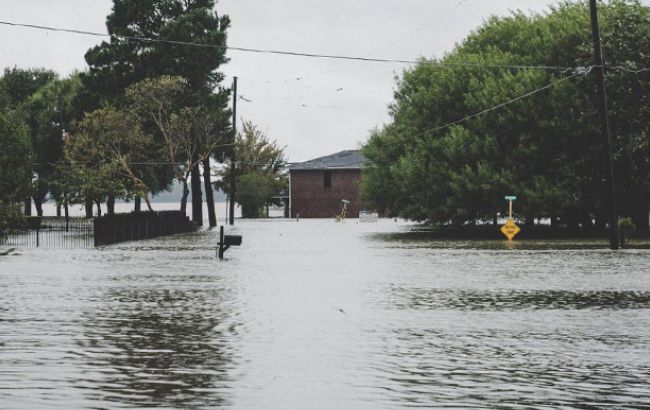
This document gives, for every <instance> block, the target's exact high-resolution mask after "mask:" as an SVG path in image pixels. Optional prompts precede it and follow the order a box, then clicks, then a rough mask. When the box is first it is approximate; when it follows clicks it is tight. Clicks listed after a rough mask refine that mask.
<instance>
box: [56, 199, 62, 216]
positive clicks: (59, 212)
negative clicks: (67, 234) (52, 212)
mask: <svg viewBox="0 0 650 410" xmlns="http://www.w3.org/2000/svg"><path fill="white" fill-rule="evenodd" d="M56 216H57V217H59V218H60V217H61V202H57V203H56Z"/></svg>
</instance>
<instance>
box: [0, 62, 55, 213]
mask: <svg viewBox="0 0 650 410" xmlns="http://www.w3.org/2000/svg"><path fill="white" fill-rule="evenodd" d="M54 78H56V74H55V73H54V72H53V71H51V70H45V69H29V70H24V69H20V68H17V67H14V68H11V69H9V68H6V69H5V70H4V75H3V76H2V79H0V107H4V108H8V109H14V110H18V111H20V112H22V111H23V110H24V105H25V103H26V101H27V100H28V99H29V98H30V97H31V96H32V95H33V94H34V93H35V92H36V91H37V90H38V89H40V88H41V87H43V86H45V85H46V84H47V83H49V82H50V81H52V80H53V79H54ZM30 166H31V164H30ZM30 197H31V192H30V191H27V192H26V197H25V201H24V202H25V214H27V215H31V205H32V202H31V198H30Z"/></svg>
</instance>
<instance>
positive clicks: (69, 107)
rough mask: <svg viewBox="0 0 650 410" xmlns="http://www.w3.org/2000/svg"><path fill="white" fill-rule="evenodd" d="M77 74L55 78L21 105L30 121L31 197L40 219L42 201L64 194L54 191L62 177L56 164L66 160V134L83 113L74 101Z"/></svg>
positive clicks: (59, 200) (77, 87)
mask: <svg viewBox="0 0 650 410" xmlns="http://www.w3.org/2000/svg"><path fill="white" fill-rule="evenodd" d="M81 89H82V85H81V81H80V80H79V76H78V74H73V75H72V76H70V77H69V78H66V79H63V80H60V79H58V78H56V77H55V78H52V79H50V81H49V82H47V83H46V84H45V85H43V86H42V87H40V88H38V89H37V90H36V91H35V92H34V93H32V94H31V95H30V96H29V97H28V98H27V99H26V100H25V102H24V103H23V104H22V109H23V110H24V111H25V113H26V116H27V118H28V120H27V122H28V124H29V128H30V133H31V139H32V150H33V155H32V158H33V161H34V166H33V172H34V182H33V190H32V198H33V200H34V205H35V207H36V212H37V214H38V215H39V216H42V215H43V202H44V201H45V200H46V196H47V195H48V194H51V195H52V196H53V197H55V198H56V199H57V202H59V203H61V202H62V201H63V193H62V192H57V191H56V190H54V189H53V186H54V185H56V184H55V182H56V180H57V178H59V177H60V175H58V174H57V172H56V164H57V163H59V162H60V161H61V160H62V159H63V133H64V132H65V131H66V128H65V127H66V126H67V127H68V129H69V127H70V125H71V124H72V122H73V120H75V119H76V118H79V117H80V116H81V115H82V113H80V112H79V111H78V109H77V108H76V106H75V104H74V102H75V100H76V98H77V95H78V94H79V93H80V92H81Z"/></svg>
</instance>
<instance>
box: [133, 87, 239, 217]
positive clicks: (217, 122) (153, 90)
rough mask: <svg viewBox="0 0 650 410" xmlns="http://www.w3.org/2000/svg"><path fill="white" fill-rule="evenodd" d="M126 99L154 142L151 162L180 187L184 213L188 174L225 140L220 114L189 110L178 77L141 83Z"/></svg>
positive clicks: (186, 91)
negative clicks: (164, 167)
mask: <svg viewBox="0 0 650 410" xmlns="http://www.w3.org/2000/svg"><path fill="white" fill-rule="evenodd" d="M126 98H127V104H128V107H129V109H130V110H131V111H132V112H134V113H135V114H136V115H137V116H138V118H139V121H140V122H141V123H142V124H143V128H144V129H145V130H148V131H149V132H150V133H151V135H152V137H153V139H154V146H155V148H154V150H153V151H151V152H152V153H154V155H153V158H152V160H153V161H157V162H159V163H165V164H167V165H168V167H167V169H168V170H169V171H170V172H171V173H172V175H173V177H174V178H175V179H176V180H177V181H179V182H181V183H182V184H183V186H184V195H183V198H182V200H181V210H185V205H186V201H187V193H188V188H187V184H188V180H189V177H190V174H191V172H192V171H193V170H195V169H197V168H198V167H199V165H200V164H201V162H202V161H203V160H204V159H206V158H208V157H209V156H210V155H211V154H212V153H213V152H214V151H215V150H216V149H217V148H219V147H221V146H223V145H226V144H227V142H228V140H229V137H230V133H229V132H228V129H227V121H226V122H224V116H223V111H222V110H220V109H219V108H218V107H214V106H211V105H207V106H201V107H197V106H193V104H192V90H191V89H190V87H189V84H188V83H187V81H186V80H184V79H183V78H181V77H170V76H162V77H159V78H155V79H146V80H143V81H141V82H139V83H136V84H134V85H132V86H130V87H129V88H128V89H127V91H126Z"/></svg>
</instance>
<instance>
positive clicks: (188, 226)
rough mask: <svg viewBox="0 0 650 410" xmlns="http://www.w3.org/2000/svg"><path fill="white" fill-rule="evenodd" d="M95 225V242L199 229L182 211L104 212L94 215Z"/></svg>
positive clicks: (126, 239)
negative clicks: (101, 214)
mask: <svg viewBox="0 0 650 410" xmlns="http://www.w3.org/2000/svg"><path fill="white" fill-rule="evenodd" d="M94 225H95V227H94V236H95V241H94V243H95V246H103V245H110V244H114V243H120V242H129V241H140V240H144V239H152V238H157V237H159V236H167V235H175V234H179V233H187V232H193V231H194V230H196V226H195V225H194V224H193V223H192V222H190V220H189V218H188V217H187V216H186V215H185V213H184V212H180V211H159V212H131V213H128V214H114V215H104V216H102V217H100V218H95V221H94Z"/></svg>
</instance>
